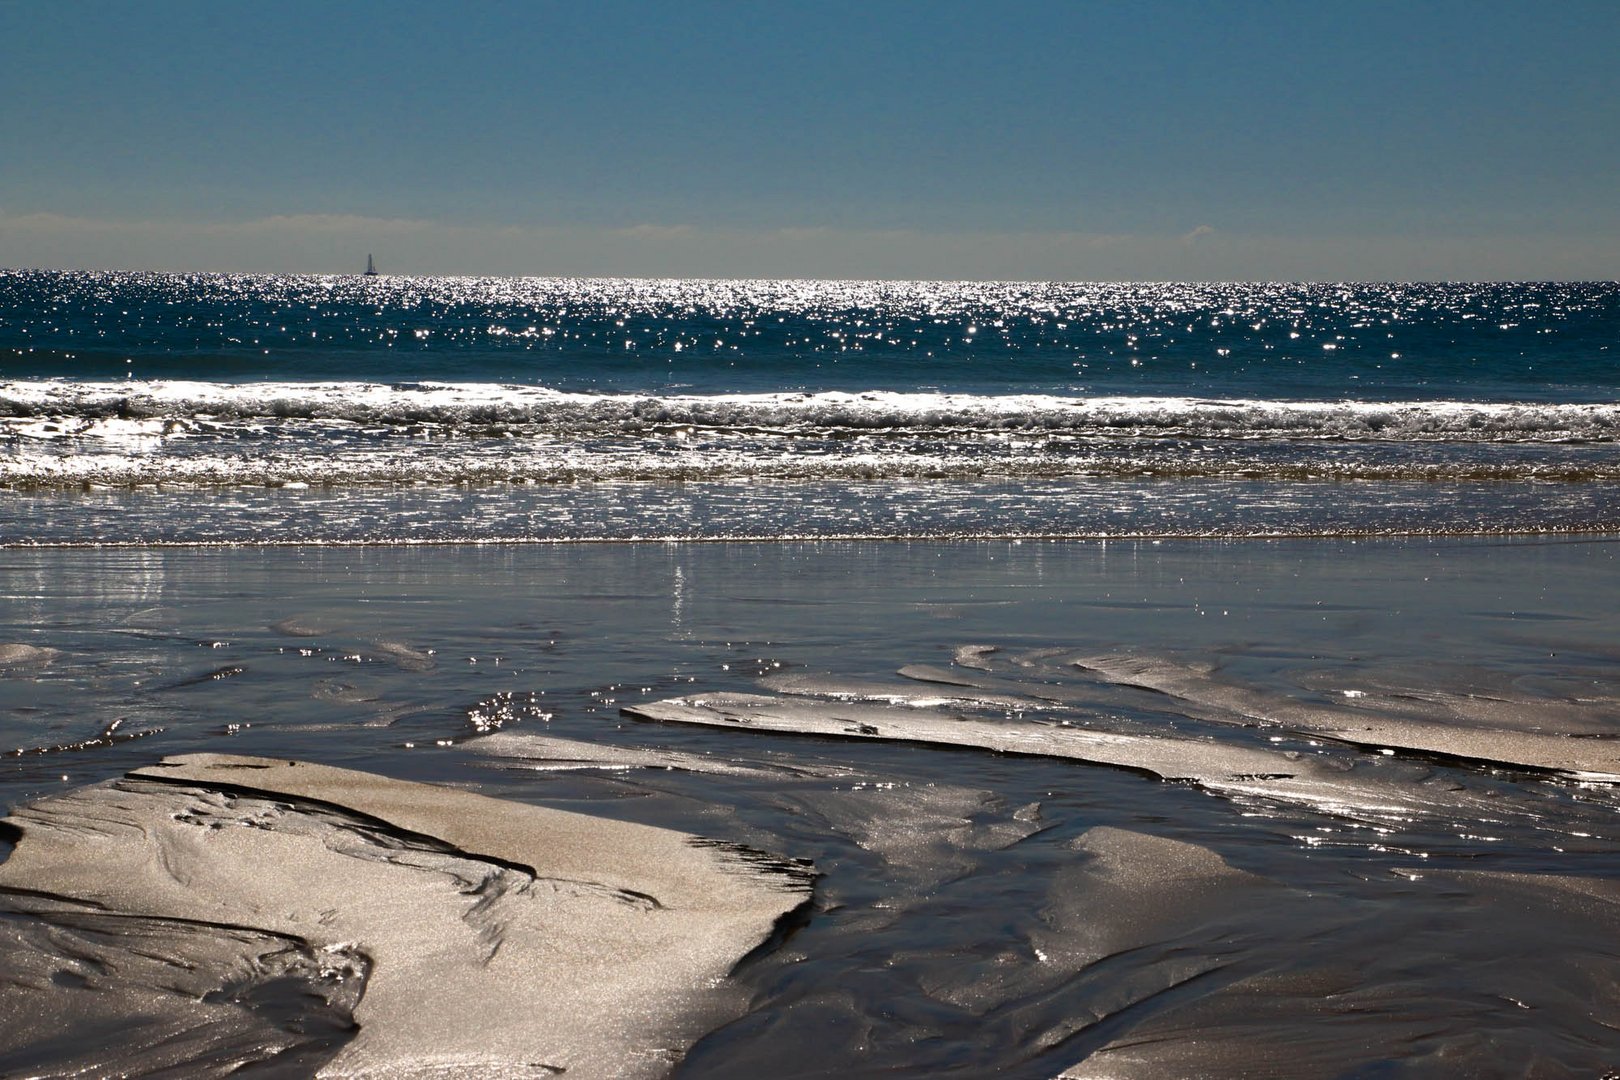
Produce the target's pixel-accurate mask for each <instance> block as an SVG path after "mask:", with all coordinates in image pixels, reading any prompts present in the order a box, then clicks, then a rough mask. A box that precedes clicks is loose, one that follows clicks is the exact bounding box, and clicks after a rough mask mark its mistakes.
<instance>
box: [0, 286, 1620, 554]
mask: <svg viewBox="0 0 1620 1080" xmlns="http://www.w3.org/2000/svg"><path fill="white" fill-rule="evenodd" d="M1617 341H1620V286H1617V285H1615V284H1614V283H1574V284H1546V283H1543V284H1418V285H1377V284H1347V285H1325V284H1135V285H1132V284H1016V283H986V282H966V283H930V282H922V283H905V282H792V281H736V282H727V281H678V280H670V281H624V280H595V281H588V280H564V279H472V278H394V277H378V278H370V279H368V278H360V277H269V276H242V275H159V274H114V273H54V272H36V271H29V272H12V273H6V274H0V484H5V485H7V486H9V487H12V488H14V489H18V490H26V491H32V492H86V491H88V492H90V493H91V494H97V493H100V492H116V493H124V494H122V495H120V497H119V499H117V500H115V503H116V505H115V506H114V508H113V513H112V516H113V517H115V518H117V519H118V520H120V521H123V522H125V526H124V528H123V530H122V531H119V530H114V535H115V537H116V538H120V539H129V540H141V539H147V540H172V539H190V540H203V539H234V540H241V539H259V540H283V539H294V540H310V539H322V540H345V539H348V540H352V539H367V540H392V539H407V538H408V539H414V540H435V539H467V538H479V539H509V540H525V539H529V540H533V539H578V538H604V539H610V538H628V537H637V536H685V537H723V536H735V535H745V534H746V535H759V534H762V535H783V536H801V535H808V536H816V535H854V536H888V535H930V536H943V535H964V534H968V535H1122V534H1123V535H1161V534H1165V535H1179V534H1187V533H1190V534H1195V535H1201V534H1215V535H1227V534H1246V533H1254V532H1261V533H1269V532H1290V533H1306V534H1310V533H1315V532H1342V531H1351V532H1355V531H1366V532H1389V531H1396V532H1401V531H1440V532H1458V531H1460V532H1493V531H1542V530H1548V529H1551V530H1592V529H1597V528H1607V527H1608V526H1610V525H1611V524H1613V523H1614V522H1615V521H1616V520H1620V515H1617V513H1616V503H1615V498H1614V486H1615V481H1616V480H1617V479H1620V458H1617V455H1616V454H1615V453H1614V450H1615V446H1616V440H1617V439H1620V364H1617V362H1616V361H1617V359H1620V357H1617V356H1616V353H1615V348H1616V343H1617ZM600 484H613V485H627V484H628V485H655V486H658V487H657V490H650V489H647V488H645V487H641V488H634V489H622V488H621V489H618V490H617V491H616V493H615V494H613V495H612V497H611V498H609V497H606V496H604V495H603V494H602V492H601V491H600V490H599V489H598V488H597V487H596V486H595V485H600ZM705 484H707V485H722V487H713V486H711V487H697V488H694V487H693V486H692V485H705ZM1325 484H1339V485H1354V486H1350V487H1343V488H1341V489H1340V490H1337V491H1334V492H1332V493H1328V494H1327V497H1324V494H1325V489H1324V487H1323V485H1325ZM1379 484H1390V485H1397V486H1396V487H1394V488H1391V489H1389V491H1381V490H1378V489H1377V488H1376V485H1379ZM469 485H470V486H472V487H474V488H480V489H484V488H488V487H489V486H490V485H504V486H506V487H508V488H517V489H521V490H519V491H516V492H508V493H507V494H506V495H504V496H503V497H502V498H501V499H500V500H499V501H498V502H496V503H492V504H489V505H485V506H481V507H473V508H471V509H469V508H467V507H465V506H461V505H459V504H458V505H452V504H451V503H445V504H443V505H435V504H434V503H433V497H432V496H431V495H428V494H426V493H424V491H423V490H421V489H431V490H433V491H438V492H441V493H442V492H447V491H449V490H450V489H453V488H457V487H466V486H469ZM559 485H569V486H570V490H569V491H568V493H567V494H566V497H564V494H563V492H562V490H561V489H560V487H559ZM582 485H584V486H585V488H588V489H589V490H585V488H582ZM723 485H731V486H732V488H736V487H738V486H741V487H743V488H760V487H764V486H770V485H775V486H772V487H771V488H770V490H769V491H768V492H761V493H758V494H757V496H756V498H757V503H754V504H750V503H749V502H748V500H743V502H742V503H735V502H734V500H731V499H730V497H729V496H728V495H727V494H726V490H725V489H724V487H723ZM781 485H788V487H787V488H783V487H782V486H781ZM1165 485H1175V490H1174V491H1173V492H1171V491H1169V489H1168V488H1166V487H1165ZM1414 485H1417V486H1419V487H1421V488H1422V489H1423V491H1424V493H1425V494H1426V496H1427V497H1426V498H1424V497H1419V498H1416V499H1414V498H1413V497H1412V495H1413V494H1414V491H1413V486H1414ZM1482 485H1495V486H1492V487H1486V486H1482ZM198 486H201V487H206V488H209V489H217V488H229V489H231V490H232V491H233V492H235V493H236V494H237V496H239V497H238V498H237V500H236V502H241V503H243V504H244V505H246V506H248V507H249V509H247V510H244V511H243V512H242V517H241V520H223V519H220V518H219V517H218V516H217V515H216V516H215V517H214V520H213V521H212V522H211V524H210V526H209V527H208V528H201V529H199V528H198V527H196V526H195V525H188V526H186V527H181V526H180V525H179V524H176V523H175V522H173V521H169V522H168V523H166V524H165V523H164V522H163V519H164V518H165V517H167V518H173V517H174V516H175V515H173V514H172V513H166V512H165V510H164V508H165V507H167V508H169V509H172V507H173V505H174V503H173V500H170V501H168V502H162V501H160V502H158V503H155V504H154V503H152V502H150V500H144V499H143V498H142V497H140V496H139V494H138V493H141V492H148V491H151V490H154V489H160V488H165V487H167V488H170V489H173V488H176V487H192V488H195V487H198ZM378 487H384V488H389V489H398V488H401V487H408V488H410V489H412V490H413V491H414V494H412V495H411V497H410V498H409V499H408V500H407V501H408V502H410V503H411V504H412V506H413V507H416V508H417V509H406V508H398V507H396V508H393V509H387V508H380V507H379V502H378V500H377V499H375V498H368V499H361V500H359V501H358V502H357V503H356V507H357V509H356V511H355V513H352V514H350V513H345V512H342V511H338V512H334V511H333V503H332V500H331V494H332V493H333V492H338V493H340V494H343V493H353V492H355V491H357V490H359V489H375V488H378ZM310 490H316V491H319V492H321V493H324V495H325V496H326V497H325V500H324V501H315V502H308V501H303V500H305V497H304V496H298V497H297V498H298V499H299V500H300V501H299V503H298V506H297V507H294V508H293V510H292V512H291V514H290V515H289V514H283V513H280V512H279V511H278V510H277V509H276V507H278V506H281V505H282V504H281V503H277V502H276V501H275V499H282V500H283V501H284V499H285V493H286V492H288V491H293V492H300V491H310ZM270 492H279V493H282V494H281V495H279V496H276V497H275V498H271V497H270V496H269V495H267V493H270ZM128 493H137V494H136V495H134V496H131V495H129V494H128ZM1391 493H1393V496H1392V494H1391ZM373 494H375V492H373ZM1171 495H1173V496H1174V497H1173V498H1171V497H1169V496H1171ZM132 499H133V501H131V500H132ZM267 499H268V500H269V501H268V502H267ZM559 499H561V501H562V502H563V503H566V504H567V505H568V506H569V507H571V508H574V509H576V510H578V512H577V513H564V514H559V512H558V505H559ZM897 499H898V500H899V501H901V502H904V503H906V504H907V507H908V508H907V509H906V512H905V513H904V514H902V515H900V517H898V518H895V519H893V520H872V519H870V515H864V516H863V514H861V513H859V512H836V511H835V512H832V513H829V512H827V509H826V508H827V506H828V505H829V504H833V505H836V504H839V503H843V504H844V505H845V506H846V507H848V508H865V507H869V506H870V505H871V504H873V503H874V502H875V503H885V502H893V501H895V500H897ZM604 500H605V501H604ZM475 501H477V500H475ZM1392 503H1398V504H1399V505H1401V506H1402V507H1405V508H1406V509H1404V510H1402V511H1401V512H1399V513H1394V514H1392V513H1390V512H1389V511H1388V507H1389V506H1390V504H1392ZM1414 504H1426V505H1427V506H1428V507H1429V509H1428V510H1427V511H1426V512H1419V513H1413V512H1412V511H1411V507H1412V506H1413V505H1414ZM107 505H108V504H107V503H106V501H105V500H103V501H102V502H101V503H100V504H98V503H97V502H96V501H95V500H90V501H85V500H82V499H81V500H79V501H76V502H75V503H74V504H73V506H74V507H75V508H77V509H83V510H85V511H86V513H88V514H89V515H90V516H89V517H87V518H85V519H84V522H83V523H82V525H81V527H83V528H86V529H88V528H89V521H90V520H91V519H92V518H94V517H96V515H97V514H98V513H99V512H100V511H99V510H98V506H99V507H100V509H101V510H105V509H106V507H107ZM222 505H223V506H225V507H229V506H232V505H236V503H235V502H232V501H231V500H226V501H225V502H224V503H223V504H222ZM669 505H673V506H676V507H682V506H685V507H689V508H690V509H689V512H683V513H678V514H676V515H674V517H673V518H671V517H670V515H667V514H665V515H659V514H657V513H655V512H653V511H654V509H655V508H656V507H659V506H669ZM615 506H617V507H620V510H621V512H617V513H614V512H610V511H611V509H612V507H615ZM1107 506H1112V507H1113V509H1112V510H1106V512H1105V508H1106V507H1107ZM1122 506H1124V507H1126V508H1128V512H1125V513H1124V516H1125V517H1128V518H1129V519H1131V520H1130V521H1126V522H1123V523H1122V521H1121V520H1120V519H1121V514H1122V511H1121V510H1120V507H1122ZM1178 506H1185V507H1188V508H1194V512H1192V513H1191V514H1190V517H1189V516H1188V515H1185V514H1183V513H1182V512H1181V511H1180V510H1178V509H1177V507H1178ZM154 507H156V509H154ZM1197 507H1209V508H1212V509H1211V510H1209V511H1208V512H1205V511H1200V510H1196V508H1197ZM806 508H812V509H806ZM1032 508H1033V509H1032ZM1324 508H1331V509H1332V510H1333V512H1332V513H1330V514H1324V513H1323V512H1322V511H1323V509H1324ZM1358 508H1359V509H1358ZM55 516H56V517H60V516H61V515H60V514H56V515H55ZM69 516H70V517H71V516H73V515H71V514H70V515H69ZM101 516H102V517H105V516H107V515H106V514H101ZM289 516H290V517H292V518H297V517H304V518H307V519H309V521H307V522H306V524H305V525H304V526H297V527H295V526H291V525H288V526H286V529H289V530H290V531H283V530H282V529H280V528H278V529H277V530H274V531H272V532H270V533H265V532H264V531H263V530H262V529H259V530H256V529H255V528H253V527H250V526H251V525H252V521H254V520H257V521H259V522H263V521H265V520H269V519H271V518H276V519H283V520H285V519H287V518H288V517H289ZM570 516H571V517H574V518H577V519H579V520H580V521H582V522H584V524H579V525H575V526H567V527H560V526H558V525H557V522H559V521H560V520H562V519H563V518H567V517H570ZM226 517H227V518H228V517H229V514H227V515H226ZM1178 518H1181V519H1182V520H1176V519H1178ZM320 519H325V522H326V523H325V524H324V525H321V526H320V527H319V528H312V527H311V526H310V523H311V522H313V521H316V520H320ZM610 519H612V523H611V524H609V523H608V522H609V520H610ZM136 521H139V522H140V523H141V524H139V525H136V524H134V522H136ZM424 521H427V522H432V524H427V525H424ZM36 525H37V523H36ZM18 527H20V526H14V527H13V532H12V533H11V535H8V536H7V537H6V538H7V539H11V540H15V539H18V537H17V535H16V533H15V529H16V528H18ZM1122 528H1124V530H1125V531H1124V533H1122V532H1121V529H1122ZM27 531H28V535H29V538H31V539H34V540H40V539H52V540H70V539H71V537H70V536H69V535H67V534H68V533H70V532H71V531H72V529H68V530H66V531H63V530H61V529H57V530H55V531H52V530H44V531H41V530H40V529H39V528H34V527H31V528H29V529H28V530H27ZM98 535H103V536H106V535H107V534H106V533H105V532H100V533H98Z"/></svg>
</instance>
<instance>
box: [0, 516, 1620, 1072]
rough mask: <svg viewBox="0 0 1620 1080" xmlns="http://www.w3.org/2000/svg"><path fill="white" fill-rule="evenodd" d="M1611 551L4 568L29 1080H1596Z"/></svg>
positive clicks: (21, 1020) (531, 550)
mask: <svg viewBox="0 0 1620 1080" xmlns="http://www.w3.org/2000/svg"><path fill="white" fill-rule="evenodd" d="M1617 550H1620V542H1617V541H1616V540H1614V539H1613V538H1610V537H1590V538H1549V539H1545V540H1531V539H1516V540H1500V541H1493V540H1487V539H1426V540H1416V539H1412V540H1395V539H1383V540H1374V541H1359V542H1358V541H1353V540H1349V539H1343V540H1334V539H1314V540H1273V541H1262V540H1249V541H1232V542H1213V541H1185V540H1182V541H1165V542H1161V543H1154V542H1148V541H1141V542H1128V543H1097V542H1062V543H1036V542H1023V543H1020V542H1015V541H1009V540H1003V541H984V542H916V543H839V542H823V543H763V544H748V543H730V544H725V543H721V544H624V545H541V546H461V547H453V546H452V547H433V548H424V549H412V548H406V547H379V548H341V547H318V546H317V547H303V548H279V547H277V548H264V547H260V548H252V547H250V548H241V549H226V548H183V547H181V548H119V549H106V550H96V549H83V548H80V549H35V550H30V549H26V548H10V549H7V550H4V551H0V561H3V564H4V566H5V568H6V574H5V581H6V583H7V585H6V590H5V595H4V597H3V607H0V642H3V643H4V648H0V705H3V707H4V712H3V713H0V717H3V719H0V735H3V737H4V747H3V749H4V750H6V751H8V753H7V756H6V757H5V758H3V759H0V765H3V770H4V771H3V783H4V789H5V795H6V801H7V804H8V806H9V807H10V816H9V817H8V819H7V821H6V829H5V836H6V841H7V845H8V847H7V851H8V854H9V857H8V859H7V861H6V862H4V863H0V897H3V899H4V903H5V904H6V908H7V915H6V918H5V921H4V925H5V929H6V936H5V938H4V948H5V950H6V952H7V955H8V957H10V958H11V960H10V961H9V962H8V966H7V970H8V971H9V972H10V973H11V974H9V975H8V976H7V977H6V978H5V980H4V982H3V983H0V1011H3V1013H4V1015H5V1016H7V1017H9V1018H10V1019H8V1021H7V1022H6V1023H4V1024H0V1029H3V1030H4V1031H5V1032H6V1037H7V1042H6V1043H5V1045H4V1046H3V1047H0V1064H3V1068H4V1070H5V1071H8V1072H10V1071H24V1072H30V1073H32V1074H38V1075H61V1074H66V1073H68V1072H70V1071H72V1070H74V1069H76V1068H79V1067H80V1066H83V1065H86V1064H87V1063H91V1064H93V1065H94V1067H95V1068H99V1069H102V1070H103V1071H106V1072H109V1073H121V1074H140V1073H143V1072H151V1071H154V1070H155V1069H157V1068H159V1067H165V1066H167V1065H180V1063H186V1064H185V1065H184V1066H183V1071H184V1070H190V1071H191V1072H192V1073H195V1074H199V1075H210V1074H217V1075H223V1074H225V1073H226V1072H228V1071H229V1070H230V1069H232V1068H235V1067H237V1066H239V1065H243V1064H246V1063H251V1062H257V1063H259V1065H260V1067H263V1068H268V1069H271V1070H272V1071H274V1070H276V1069H280V1070H282V1071H283V1073H284V1074H288V1075H298V1074H307V1073H308V1072H312V1071H321V1072H322V1073H323V1074H325V1075H362V1074H376V1073H378V1071H379V1070H380V1072H382V1073H386V1074H390V1075H398V1074H401V1073H409V1072H412V1071H415V1072H418V1073H422V1074H431V1073H434V1072H442V1070H443V1069H445V1068H449V1067H452V1066H453V1067H454V1068H456V1069H458V1070H461V1072H460V1073H459V1074H464V1075H514V1074H515V1073H514V1072H513V1071H512V1070H513V1068H514V1067H515V1065H514V1063H520V1064H522V1065H523V1067H524V1068H525V1069H528V1070H529V1071H530V1072H531V1073H532V1074H534V1075H548V1074H555V1072H556V1070H557V1069H559V1068H563V1067H566V1068H567V1069H568V1075H634V1074H644V1075H664V1074H669V1073H674V1074H676V1075H681V1076H692V1077H744V1076H757V1075H760V1074H761V1073H762V1072H764V1071H769V1072H771V1073H774V1074H780V1075H787V1076H819V1075H833V1074H838V1075H856V1076H858V1075H877V1074H882V1075H902V1076H906V1075H909V1076H931V1075H939V1074H941V1073H951V1072H954V1073H956V1074H959V1075H987V1074H992V1073H993V1074H995V1075H1005V1076H1014V1077H1024V1076H1027V1077H1032V1078H1033V1077H1054V1076H1060V1075H1061V1076H1073V1077H1092V1076H1143V1077H1147V1076H1163V1075H1191V1074H1205V1075H1221V1076H1227V1075H1295V1076H1338V1075H1343V1074H1344V1073H1345V1072H1346V1071H1349V1072H1351V1073H1388V1074H1390V1075H1414V1076H1415V1075H1459V1074H1468V1075H1495V1076H1508V1075H1526V1074H1537V1075H1590V1074H1596V1073H1601V1072H1602V1071H1603V1070H1604V1069H1608V1068H1612V1067H1614V1066H1615V1064H1616V1062H1615V1057H1614V1053H1613V1051H1612V1039H1611V1038H1610V1036H1611V1034H1612V1027H1611V1026H1612V1025H1613V1024H1614V1023H1615V1022H1616V1018H1617V1017H1620V1001H1617V1000H1616V996H1615V993H1614V987H1615V986H1616V985H1620V980H1617V978H1616V976H1617V975H1620V954H1617V952H1616V950H1615V949H1613V948H1612V947H1611V946H1610V945H1609V944H1607V943H1608V942H1610V941H1611V940H1612V939H1613V936H1614V929H1615V922H1616V919H1617V918H1620V886H1617V882H1620V857H1617V855H1620V828H1617V826H1616V820H1617V819H1616V811H1617V810H1620V796H1617V795H1616V794H1615V789H1614V787H1613V786H1612V783H1611V782H1612V780H1613V778H1614V776H1615V774H1616V773H1620V765H1617V763H1616V760H1615V757H1614V754H1613V750H1612V745H1613V739H1614V737H1615V735H1616V734H1620V727H1617V726H1616V725H1617V723H1620V719H1617V718H1620V710H1617V707H1616V706H1617V702H1620V667H1617V664H1620V646H1617V643H1616V641H1615V639H1614V622H1613V613H1612V610H1611V608H1612V605H1610V604H1609V602H1608V599H1609V597H1610V595H1611V594H1612V584H1611V583H1612V581H1613V574H1614V566H1615V555H1616V551H1617ZM199 755H200V756H199ZM219 755H223V756H219ZM295 762H296V763H297V764H293V763H295ZM692 838H699V839H696V840H694V839H692ZM644 923H646V924H648V925H652V924H657V928H656V929H646V928H645V927H644V926H643V924H644ZM34 1016H53V1017H56V1018H57V1019H56V1020H54V1021H52V1022H50V1023H48V1024H47V1023H39V1022H35V1021H34V1020H32V1019H25V1018H31V1017H34ZM548 1070H550V1071H549V1072H548Z"/></svg>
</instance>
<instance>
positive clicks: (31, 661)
mask: <svg viewBox="0 0 1620 1080" xmlns="http://www.w3.org/2000/svg"><path fill="white" fill-rule="evenodd" d="M61 655H62V650H60V649H52V648H48V647H45V646H42V645H24V644H21V643H20V642H12V643H9V644H0V675H4V674H14V673H20V672H27V671H38V670H39V669H40V668H45V667H49V666H50V665H51V664H52V662H54V661H55V660H56V659H57V657H59V656H61Z"/></svg>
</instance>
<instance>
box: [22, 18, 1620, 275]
mask: <svg viewBox="0 0 1620 1080" xmlns="http://www.w3.org/2000/svg"><path fill="white" fill-rule="evenodd" d="M1617 46H1620V2H1616V0H1595V2H1588V0H1536V2H1533V3H1532V2H1523V3H1520V2H1498V0H1466V2H1451V0H1444V2H1424V0H1406V2H1380V0H1356V2H1352V0H1342V2H1325V0H1297V2H1286V3H1285V2H1264V0H1254V2H1242V0H1233V2H1225V3H1216V2H1211V0H1137V2H1124V0H1120V2H1111V3H1102V2H1091V0H1067V2H1063V0H1024V2H1019V0H997V2H994V3H992V2H990V0H984V2H978V3H965V2H959V0H915V2H912V0H864V2H859V3H842V2H836V3H835V2H826V3H818V2H813V0H800V2H796V3H790V2H787V0H757V2H751V3H743V2H736V3H719V2H704V0H680V2H668V0H666V2H660V3H643V2H629V0H591V2H585V0H575V2H571V3H549V2H542V0H531V2H524V3H503V2H495V0H488V2H482V3H477V2H473V3H467V4H458V5H451V4H446V3H442V2H437V0H435V2H431V3H427V2H415V0H391V2H389V3H374V2H371V0H343V2H341V3H331V2H327V0H322V2H320V3H304V2H297V0H286V2H266V3H247V2H243V0H209V2H206V3H203V2H196V3H193V2H179V0H168V2H165V0H147V2H144V3H133V2H117V0H99V2H85V0H51V2H49V3H41V2H39V0H0V100H3V101H4V102H5V103H6V104H5V107H4V108H0V267H60V268H86V269H160V270H179V271H188V270H199V271H264V272H311V273H329V272H330V273H343V272H354V271H356V270H358V269H361V268H363V267H364V264H365V258H366V255H367V254H368V253H374V254H375V256H376V259H377V263H378V265H379V268H381V269H383V270H385V271H388V272H395V273H401V274H475V275H482V274H489V275H510V274H534V275H580V276H597V275H609V276H629V277H666V276H680V277H724V278H736V277H835V278H926V279H970V278H975V279H986V278H995V279H1016V280H1125V279H1129V280H1460V279H1468V280H1485V279H1495V280H1501V279H1520V280H1522V279H1532V278H1534V279H1548V278H1561V279H1590V278H1602V279H1612V278H1616V277H1620V198H1617V197H1616V192H1617V190H1620V183H1617V182H1620V63H1617V62H1616V60H1615V55H1616V48H1617Z"/></svg>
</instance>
